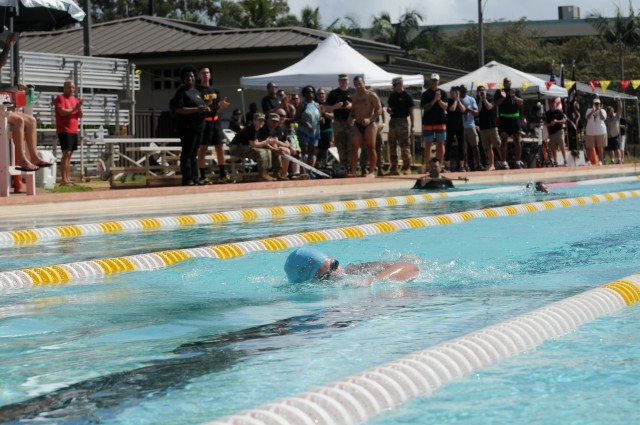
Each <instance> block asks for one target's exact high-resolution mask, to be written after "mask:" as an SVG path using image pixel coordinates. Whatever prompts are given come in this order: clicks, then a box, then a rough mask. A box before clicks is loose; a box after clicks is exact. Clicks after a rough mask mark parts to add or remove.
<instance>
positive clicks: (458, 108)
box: [445, 86, 469, 171]
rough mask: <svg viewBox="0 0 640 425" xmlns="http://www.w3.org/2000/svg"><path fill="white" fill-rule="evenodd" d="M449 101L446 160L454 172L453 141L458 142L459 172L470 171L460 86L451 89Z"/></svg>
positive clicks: (464, 109) (448, 166)
mask: <svg viewBox="0 0 640 425" xmlns="http://www.w3.org/2000/svg"><path fill="white" fill-rule="evenodd" d="M449 96H450V97H449V101H448V102H447V147H446V153H445V158H446V159H447V168H449V170H453V168H452V167H453V164H452V163H451V159H452V157H453V156H454V155H453V139H454V138H455V139H456V141H457V142H458V171H469V167H468V166H467V164H465V157H466V149H465V148H466V146H465V143H464V126H463V122H462V115H463V114H464V113H465V111H466V108H465V107H464V105H463V104H462V102H461V101H460V88H459V87H458V86H453V87H451V90H450V92H449Z"/></svg>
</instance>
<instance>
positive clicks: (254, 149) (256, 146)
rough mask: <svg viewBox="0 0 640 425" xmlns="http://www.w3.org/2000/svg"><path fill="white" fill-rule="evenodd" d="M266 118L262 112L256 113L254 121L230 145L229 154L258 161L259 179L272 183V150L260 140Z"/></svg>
mask: <svg viewBox="0 0 640 425" xmlns="http://www.w3.org/2000/svg"><path fill="white" fill-rule="evenodd" d="M264 122H265V117H264V114H263V113H261V112H256V114H255V115H254V116H253V121H252V122H251V123H249V125H247V126H246V127H245V128H244V129H242V131H240V133H238V134H236V137H234V138H233V140H232V141H231V143H229V152H230V153H231V155H233V156H239V157H241V158H249V159H253V160H254V161H256V163H257V165H258V174H259V176H258V179H259V180H260V181H266V182H271V181H274V180H275V179H274V178H273V177H271V176H270V175H269V174H268V170H269V162H270V157H271V149H269V146H268V145H269V142H267V141H264V140H263V141H261V140H259V135H258V132H259V131H260V129H261V128H262V127H263V126H264Z"/></svg>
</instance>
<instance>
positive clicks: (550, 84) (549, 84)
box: [544, 81, 555, 90]
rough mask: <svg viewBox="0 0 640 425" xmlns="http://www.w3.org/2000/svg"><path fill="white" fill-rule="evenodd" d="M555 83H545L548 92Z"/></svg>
mask: <svg viewBox="0 0 640 425" xmlns="http://www.w3.org/2000/svg"><path fill="white" fill-rule="evenodd" d="M554 84H555V83H554V82H553V81H545V82H544V85H545V86H547V90H549V87H551V86H552V85H554Z"/></svg>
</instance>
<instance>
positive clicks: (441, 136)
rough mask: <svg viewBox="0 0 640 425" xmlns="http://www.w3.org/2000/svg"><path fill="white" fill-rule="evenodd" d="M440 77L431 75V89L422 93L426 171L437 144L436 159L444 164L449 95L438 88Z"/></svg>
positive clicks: (424, 162) (421, 105)
mask: <svg viewBox="0 0 640 425" xmlns="http://www.w3.org/2000/svg"><path fill="white" fill-rule="evenodd" d="M439 83H440V76H439V75H438V74H435V73H434V74H431V80H430V81H429V88H428V89H427V90H425V92H424V93H422V98H421V99H420V107H421V108H422V140H423V141H424V160H423V164H424V165H423V168H424V169H425V170H426V169H427V167H428V164H429V160H430V159H431V147H432V146H433V143H434V142H436V158H437V159H438V161H439V162H440V164H442V163H443V162H444V142H445V140H446V138H447V112H446V110H447V106H448V105H447V101H448V99H447V93H446V92H445V91H444V90H442V89H440V88H438V84H439Z"/></svg>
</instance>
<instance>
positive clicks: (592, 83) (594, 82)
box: [589, 80, 600, 91]
mask: <svg viewBox="0 0 640 425" xmlns="http://www.w3.org/2000/svg"><path fill="white" fill-rule="evenodd" d="M598 84H600V82H599V81H598V80H591V81H589V85H590V86H591V91H596V88H598Z"/></svg>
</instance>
